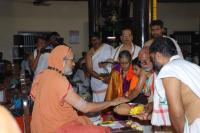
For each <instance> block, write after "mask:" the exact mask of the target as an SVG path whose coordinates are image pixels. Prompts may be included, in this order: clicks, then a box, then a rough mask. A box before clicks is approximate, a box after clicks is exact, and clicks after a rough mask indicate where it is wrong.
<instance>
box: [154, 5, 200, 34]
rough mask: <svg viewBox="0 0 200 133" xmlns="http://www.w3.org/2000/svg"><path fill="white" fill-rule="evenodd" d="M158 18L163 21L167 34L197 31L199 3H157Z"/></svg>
mask: <svg viewBox="0 0 200 133" xmlns="http://www.w3.org/2000/svg"><path fill="white" fill-rule="evenodd" d="M158 18H159V19H161V20H163V21H164V23H165V27H167V28H168V33H169V34H171V33H173V31H199V29H200V28H199V26H200V3H158Z"/></svg>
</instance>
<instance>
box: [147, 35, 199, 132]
mask: <svg viewBox="0 0 200 133" xmlns="http://www.w3.org/2000/svg"><path fill="white" fill-rule="evenodd" d="M149 49H150V55H151V59H152V62H153V64H154V68H155V70H156V71H157V72H158V76H157V78H156V80H155V90H154V107H153V114H152V120H151V122H152V124H153V125H157V126H161V125H164V126H166V125H172V127H173V128H174V129H175V131H176V132H178V133H183V132H184V133H189V132H191V133H199V131H200V110H199V107H200V85H199V83H200V76H199V75H200V67H199V66H198V65H196V64H193V63H191V62H188V61H186V60H183V59H182V58H181V57H180V56H179V55H177V54H178V53H177V51H176V48H175V45H174V43H173V41H172V40H171V39H169V38H165V37H160V38H157V39H155V40H154V42H153V43H152V45H151V46H150V48H149Z"/></svg>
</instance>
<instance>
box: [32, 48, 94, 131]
mask: <svg viewBox="0 0 200 133" xmlns="http://www.w3.org/2000/svg"><path fill="white" fill-rule="evenodd" d="M70 52H71V49H70V48H69V47H67V46H64V45H61V46H57V47H56V48H55V49H54V50H53V51H52V52H51V53H50V55H49V57H48V65H49V66H50V67H53V68H56V69H58V70H60V71H61V72H63V71H64V66H63V61H64V60H63V59H64V57H66V56H69V54H70ZM69 89H72V86H71V84H70V83H69V81H68V80H67V79H66V78H65V76H62V75H61V74H60V73H59V72H57V71H54V70H50V69H46V70H44V71H43V72H41V73H40V74H38V76H37V77H36V78H35V79H34V81H33V84H32V88H31V96H32V98H33V99H34V101H35V103H34V107H33V113H32V121H31V133H55V132H56V130H58V129H59V128H60V127H61V126H62V125H64V124H66V123H69V122H71V121H77V122H79V123H82V124H83V125H84V124H91V122H90V121H89V119H88V118H86V117H84V118H83V117H79V116H78V114H77V112H76V110H75V109H74V108H73V107H72V106H71V105H70V104H68V103H67V102H65V101H64V97H65V96H66V95H67V92H68V90H69Z"/></svg>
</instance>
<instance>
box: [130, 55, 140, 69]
mask: <svg viewBox="0 0 200 133" xmlns="http://www.w3.org/2000/svg"><path fill="white" fill-rule="evenodd" d="M132 65H137V66H139V67H141V63H140V60H139V58H138V57H137V58H135V59H134V60H132Z"/></svg>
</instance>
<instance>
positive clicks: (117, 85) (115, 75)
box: [105, 65, 138, 101]
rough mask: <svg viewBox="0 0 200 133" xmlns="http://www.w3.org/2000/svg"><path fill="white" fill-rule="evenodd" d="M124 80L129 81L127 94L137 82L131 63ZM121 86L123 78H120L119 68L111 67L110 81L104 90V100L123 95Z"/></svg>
mask: <svg viewBox="0 0 200 133" xmlns="http://www.w3.org/2000/svg"><path fill="white" fill-rule="evenodd" d="M126 80H127V81H130V85H129V89H128V94H130V93H131V91H132V90H134V89H135V87H136V85H137V83H138V77H137V76H136V75H135V74H134V71H133V68H132V65H130V68H129V70H128V73H127V75H126ZM122 87H123V79H122V74H121V68H120V70H116V69H115V68H113V69H112V72H111V78H110V82H109V85H108V89H107V92H106V97H105V100H106V101H109V100H113V99H114V98H117V97H122V96H124V95H125V94H123V88H122Z"/></svg>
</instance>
